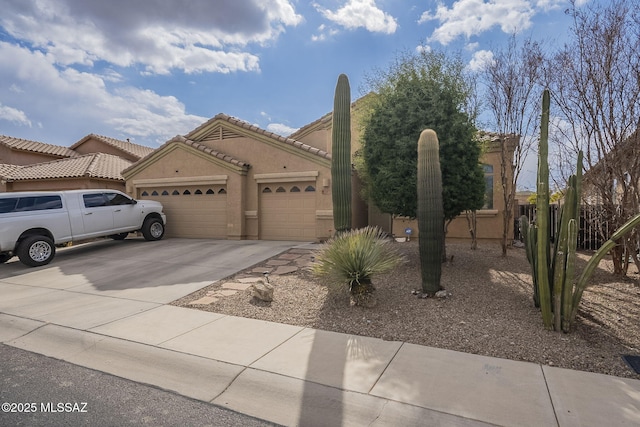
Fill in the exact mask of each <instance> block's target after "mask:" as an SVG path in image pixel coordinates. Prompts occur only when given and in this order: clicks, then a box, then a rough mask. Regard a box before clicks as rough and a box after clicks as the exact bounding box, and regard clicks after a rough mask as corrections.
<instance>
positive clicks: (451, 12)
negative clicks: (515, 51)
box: [418, 0, 563, 45]
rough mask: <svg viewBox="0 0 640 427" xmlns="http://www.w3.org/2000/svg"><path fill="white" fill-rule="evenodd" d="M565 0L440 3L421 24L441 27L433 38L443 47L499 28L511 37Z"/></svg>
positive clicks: (434, 33) (436, 30) (422, 18)
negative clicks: (460, 39) (459, 38)
mask: <svg viewBox="0 0 640 427" xmlns="http://www.w3.org/2000/svg"><path fill="white" fill-rule="evenodd" d="M562 2H563V0H538V1H537V2H533V1H528V0H502V1H497V0H457V1H455V2H454V3H453V4H452V5H451V7H447V6H446V5H444V4H442V3H441V4H439V5H438V7H437V8H436V11H435V12H434V13H432V12H431V11H426V12H424V13H423V14H422V16H421V17H420V20H419V21H418V22H419V23H425V22H427V21H432V20H435V21H438V22H439V24H440V25H439V26H438V27H437V28H436V29H435V30H434V32H433V34H432V35H431V37H430V38H429V40H431V41H438V42H440V43H441V44H443V45H446V44H449V43H450V42H452V41H453V40H455V39H456V38H458V37H459V36H465V37H467V38H469V37H471V36H474V35H478V34H481V33H483V32H485V31H488V30H491V29H493V28H494V27H499V28H500V29H501V30H502V31H503V32H504V33H507V34H511V33H514V32H520V31H523V30H526V29H527V28H529V27H531V25H532V22H531V20H532V18H533V17H534V16H535V14H536V13H537V12H538V11H539V10H540V9H543V10H549V9H550V8H553V7H556V6H557V5H559V4H561V3H562Z"/></svg>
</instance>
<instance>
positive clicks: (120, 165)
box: [5, 153, 131, 181]
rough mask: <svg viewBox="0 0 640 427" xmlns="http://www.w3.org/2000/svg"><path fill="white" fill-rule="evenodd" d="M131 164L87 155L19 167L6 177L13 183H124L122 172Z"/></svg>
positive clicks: (99, 154)
mask: <svg viewBox="0 0 640 427" xmlns="http://www.w3.org/2000/svg"><path fill="white" fill-rule="evenodd" d="M129 166H131V162H130V161H128V160H125V159H123V158H121V157H118V156H114V155H112V154H105V153H92V154H85V155H84V156H77V157H73V158H69V159H60V160H54V161H51V162H46V163H37V164H34V165H25V166H17V167H16V169H14V170H13V171H9V173H8V174H7V175H6V176H5V178H6V179H9V180H12V181H26V180H36V179H55V178H58V179H60V178H81V177H89V178H102V179H111V180H117V181H124V178H123V177H122V175H121V172H122V171H123V170H124V169H126V168H128V167H129Z"/></svg>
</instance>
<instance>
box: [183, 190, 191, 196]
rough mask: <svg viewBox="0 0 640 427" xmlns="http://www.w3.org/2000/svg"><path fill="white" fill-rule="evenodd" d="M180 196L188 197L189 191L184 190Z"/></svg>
mask: <svg viewBox="0 0 640 427" xmlns="http://www.w3.org/2000/svg"><path fill="white" fill-rule="evenodd" d="M182 194H184V195H185V196H188V195H190V194H191V191H189V190H184V191H183V192H182Z"/></svg>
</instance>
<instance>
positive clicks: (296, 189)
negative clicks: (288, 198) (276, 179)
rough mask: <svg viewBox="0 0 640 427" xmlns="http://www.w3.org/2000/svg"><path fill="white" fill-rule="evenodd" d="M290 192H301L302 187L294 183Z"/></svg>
mask: <svg viewBox="0 0 640 427" xmlns="http://www.w3.org/2000/svg"><path fill="white" fill-rule="evenodd" d="M289 192H291V193H299V192H300V189H299V188H298V187H296V186H295V185H294V186H293V187H291V190H289Z"/></svg>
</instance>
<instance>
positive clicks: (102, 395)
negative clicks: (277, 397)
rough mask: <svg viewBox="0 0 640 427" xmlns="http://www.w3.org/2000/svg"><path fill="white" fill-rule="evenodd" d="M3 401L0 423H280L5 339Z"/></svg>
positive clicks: (0, 360) (1, 349) (0, 363)
mask: <svg viewBox="0 0 640 427" xmlns="http://www.w3.org/2000/svg"><path fill="white" fill-rule="evenodd" d="M0 404H2V411H1V412H0V426H48V427H49V426H51V427H56V426H85V425H86V426H97V425H100V426H144V425H148V426H216V427H217V426H243V427H253V426H256V427H257V426H273V425H274V424H271V423H268V422H265V421H262V420H258V419H256V418H252V417H249V416H247V415H243V414H239V413H236V412H233V411H230V410H227V409H224V408H220V407H218V406H214V405H211V404H208V403H205V402H200V401H196V400H192V399H189V398H186V397H183V396H180V395H177V394H174V393H171V392H168V391H164V390H160V389H158V388H154V387H149V386H146V385H143V384H138V383H135V382H132V381H129V380H126V379H122V378H118V377H114V376H112V375H109V374H105V373H102V372H98V371H94V370H91V369H87V368H83V367H80V366H76V365H72V364H69V363H67V362H63V361H60V360H56V359H52V358H49V357H46V356H42V355H39V354H35V353H30V352H27V351H23V350H20V349H16V348H13V347H9V346H6V345H3V344H0ZM12 411H16V412H12ZM27 411H29V412H27Z"/></svg>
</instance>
